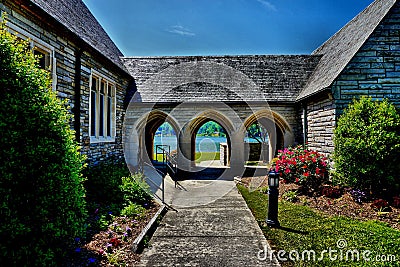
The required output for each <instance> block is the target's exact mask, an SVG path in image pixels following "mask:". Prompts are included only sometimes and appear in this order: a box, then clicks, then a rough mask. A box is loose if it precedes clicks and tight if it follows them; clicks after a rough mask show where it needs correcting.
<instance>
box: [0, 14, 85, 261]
mask: <svg viewBox="0 0 400 267" xmlns="http://www.w3.org/2000/svg"><path fill="white" fill-rule="evenodd" d="M27 47H28V44H27V43H26V42H23V41H20V40H19V39H17V38H16V37H14V36H13V35H11V34H10V33H9V32H8V31H7V29H6V26H5V22H4V21H2V22H0V106H1V109H0V133H1V144H0V161H1V162H2V163H1V164H0V177H1V180H0V220H1V223H0V240H1V242H0V251H1V252H0V262H1V263H2V265H3V266H50V265H58V264H59V262H60V261H62V257H63V256H64V255H65V252H66V251H67V250H68V244H69V243H70V242H71V243H72V241H73V239H74V237H76V236H81V235H83V233H84V230H85V229H84V223H85V219H86V211H85V200H84V195H85V191H84V188H83V178H82V176H81V174H80V172H81V168H82V166H83V162H84V157H83V156H82V155H81V154H80V153H79V151H78V149H79V147H78V145H77V144H76V143H75V141H74V133H73V131H72V130H71V129H70V124H69V122H70V120H71V119H72V117H71V115H70V114H69V112H68V111H67V109H66V108H65V103H61V102H60V101H59V100H57V98H56V92H54V91H53V90H52V87H51V84H50V83H51V82H50V77H49V74H48V72H47V71H45V70H41V69H40V68H39V67H38V64H37V61H36V59H35V57H34V56H33V54H32V52H31V51H30V50H29V49H27Z"/></svg>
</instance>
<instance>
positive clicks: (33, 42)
mask: <svg viewBox="0 0 400 267" xmlns="http://www.w3.org/2000/svg"><path fill="white" fill-rule="evenodd" d="M7 27H8V29H9V30H10V32H11V33H12V34H14V35H15V36H17V37H19V38H21V39H23V40H29V41H30V42H29V43H30V46H31V49H34V48H35V47H38V48H39V49H41V50H43V51H45V52H47V53H49V55H50V60H51V63H50V64H51V79H52V83H51V85H52V88H53V90H54V91H55V90H56V88H57V70H56V68H57V59H56V57H55V49H54V47H53V46H51V45H49V44H48V43H46V42H44V41H43V40H41V39H39V38H38V37H36V36H34V35H32V34H31V33H29V32H27V31H25V30H24V29H22V28H21V27H19V26H17V25H15V24H14V23H12V22H9V21H7Z"/></svg>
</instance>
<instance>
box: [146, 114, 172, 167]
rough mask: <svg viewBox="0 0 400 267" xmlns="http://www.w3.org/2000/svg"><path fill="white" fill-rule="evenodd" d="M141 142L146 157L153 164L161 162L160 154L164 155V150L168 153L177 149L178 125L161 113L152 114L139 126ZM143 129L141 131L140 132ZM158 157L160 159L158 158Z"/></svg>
mask: <svg viewBox="0 0 400 267" xmlns="http://www.w3.org/2000/svg"><path fill="white" fill-rule="evenodd" d="M138 127H139V129H138V130H139V132H140V138H139V139H140V140H142V142H141V144H142V147H144V148H145V151H143V152H144V153H143V152H142V158H143V159H144V160H145V158H144V156H146V158H148V159H149V160H150V161H151V162H154V161H157V160H160V156H159V155H158V154H160V153H161V154H162V149H165V150H166V151H168V152H173V151H174V150H175V151H176V149H177V131H178V128H177V125H176V123H175V122H174V120H173V119H172V118H171V117H169V116H168V115H167V114H165V113H163V112H160V111H152V112H150V113H149V114H148V115H147V116H146V118H145V119H144V120H143V121H142V123H140V124H139V126H138ZM140 129H141V130H140ZM157 157H158V158H157Z"/></svg>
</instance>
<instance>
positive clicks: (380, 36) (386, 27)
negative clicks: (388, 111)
mask: <svg viewBox="0 0 400 267" xmlns="http://www.w3.org/2000/svg"><path fill="white" fill-rule="evenodd" d="M399 25H400V3H396V4H395V6H394V7H393V8H392V10H391V11H389V13H388V15H387V16H386V17H385V18H384V19H383V21H382V22H381V24H380V25H379V26H378V27H377V29H375V31H374V32H373V33H372V35H371V36H370V37H369V39H368V40H367V41H366V42H365V43H364V45H363V46H362V47H361V49H360V50H359V52H357V54H356V55H355V56H354V57H353V59H352V60H351V61H350V63H349V64H348V66H347V67H346V68H345V69H344V70H343V72H342V73H341V75H339V77H338V78H337V79H336V81H335V82H334V83H333V87H332V90H333V93H334V97H335V99H336V104H337V108H338V112H339V114H340V113H342V112H343V109H344V108H345V107H346V106H347V105H348V104H349V103H350V102H351V101H352V99H353V98H355V97H360V96H361V95H370V96H372V97H373V98H374V99H383V98H388V99H389V100H390V101H391V102H392V103H394V104H395V105H396V106H397V107H400V28H399Z"/></svg>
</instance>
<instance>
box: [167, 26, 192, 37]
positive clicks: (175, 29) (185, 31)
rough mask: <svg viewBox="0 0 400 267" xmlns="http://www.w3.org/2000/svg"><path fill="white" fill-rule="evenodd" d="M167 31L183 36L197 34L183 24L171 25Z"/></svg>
mask: <svg viewBox="0 0 400 267" xmlns="http://www.w3.org/2000/svg"><path fill="white" fill-rule="evenodd" d="M167 31H168V32H170V33H174V34H179V35H182V36H195V35H196V34H195V33H194V32H192V31H191V30H189V29H187V28H185V27H183V26H181V25H175V26H171V27H169V28H168V29H167Z"/></svg>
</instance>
